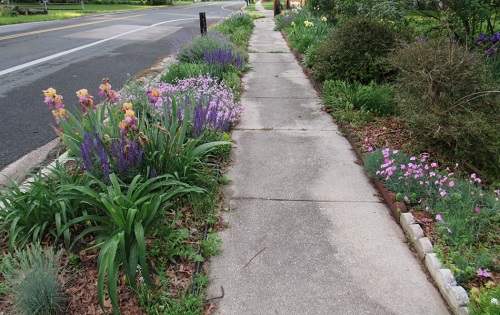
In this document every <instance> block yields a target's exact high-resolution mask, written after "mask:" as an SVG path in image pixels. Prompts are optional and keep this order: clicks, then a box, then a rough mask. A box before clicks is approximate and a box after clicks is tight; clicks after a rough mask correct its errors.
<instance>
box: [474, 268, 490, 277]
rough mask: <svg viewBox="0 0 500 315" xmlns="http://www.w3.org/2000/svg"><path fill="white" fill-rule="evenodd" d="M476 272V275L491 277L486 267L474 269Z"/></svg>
mask: <svg viewBox="0 0 500 315" xmlns="http://www.w3.org/2000/svg"><path fill="white" fill-rule="evenodd" d="M476 273H477V275H478V276H481V277H485V278H489V277H491V274H490V273H489V272H488V271H487V270H486V269H481V268H479V269H478V270H476Z"/></svg>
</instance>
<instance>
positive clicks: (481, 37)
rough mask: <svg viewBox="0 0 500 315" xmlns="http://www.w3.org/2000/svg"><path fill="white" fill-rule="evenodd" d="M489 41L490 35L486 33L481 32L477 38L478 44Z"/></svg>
mask: <svg viewBox="0 0 500 315" xmlns="http://www.w3.org/2000/svg"><path fill="white" fill-rule="evenodd" d="M487 42H488V36H486V34H481V35H479V37H478V38H477V39H476V45H481V44H485V43H487Z"/></svg>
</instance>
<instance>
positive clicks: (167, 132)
mask: <svg viewBox="0 0 500 315" xmlns="http://www.w3.org/2000/svg"><path fill="white" fill-rule="evenodd" d="M191 105H192V106H194V105H196V104H193V103H191ZM166 106H167V105H166V104H164V112H165V113H168V109H167V108H166ZM171 106H172V111H171V112H172V115H163V116H162V117H160V119H161V120H158V121H156V122H154V121H153V122H151V123H148V124H149V125H148V126H147V128H145V134H146V137H147V138H148V139H149V140H150V141H149V142H148V143H147V144H146V145H145V148H144V159H145V160H146V161H147V164H149V165H152V166H154V167H155V169H156V172H157V174H175V176H177V177H178V178H179V179H180V180H183V181H185V182H187V183H195V182H196V180H197V178H198V177H197V176H198V174H199V173H198V170H199V169H201V166H202V165H203V161H202V157H204V156H206V155H207V154H208V153H210V152H211V151H213V150H215V149H216V148H217V147H218V146H220V145H226V144H228V143H227V142H225V141H216V142H209V143H201V142H200V140H199V139H193V138H189V137H188V130H189V128H190V126H189V124H188V123H187V122H188V121H190V119H191V115H192V113H193V110H186V111H185V113H184V116H183V118H182V121H179V119H178V116H177V103H176V101H175V99H174V100H172V104H171Z"/></svg>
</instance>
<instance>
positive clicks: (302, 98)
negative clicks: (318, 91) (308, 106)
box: [241, 96, 320, 102]
mask: <svg viewBox="0 0 500 315" xmlns="http://www.w3.org/2000/svg"><path fill="white" fill-rule="evenodd" d="M265 98H270V99H276V98H279V99H287V100H311V99H315V98H316V97H315V96H313V97H286V96H247V97H242V98H241V100H244V99H265ZM318 102H320V100H319V98H318Z"/></svg>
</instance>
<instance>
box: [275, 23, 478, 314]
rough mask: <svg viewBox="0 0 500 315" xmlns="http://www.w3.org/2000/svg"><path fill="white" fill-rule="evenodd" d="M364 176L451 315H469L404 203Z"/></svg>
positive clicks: (359, 149) (350, 136)
mask: <svg viewBox="0 0 500 315" xmlns="http://www.w3.org/2000/svg"><path fill="white" fill-rule="evenodd" d="M281 34H282V36H283V38H285V40H286V42H287V44H288V46H290V44H289V43H288V38H287V37H286V34H285V33H284V32H283V31H281ZM291 51H292V53H293V55H294V56H295V58H296V59H297V61H298V62H299V64H300V65H301V66H302V70H303V71H304V74H305V75H306V76H307V77H308V78H309V81H310V83H311V84H312V86H313V87H314V89H315V90H316V92H317V93H318V94H320V93H321V86H320V85H319V84H318V83H317V82H315V80H314V78H313V75H312V72H311V70H310V69H308V68H306V67H305V66H304V65H303V63H302V60H303V56H302V55H300V54H298V53H296V52H294V51H293V50H291ZM336 123H337V125H338V127H339V129H340V131H341V132H342V133H343V134H344V135H345V137H346V138H347V140H348V141H349V143H350V144H351V147H352V149H353V150H354V152H355V153H356V156H357V157H358V159H359V161H360V162H361V163H363V155H364V154H365V153H366V152H365V151H364V150H363V146H362V143H361V141H360V140H359V139H358V137H357V136H356V133H355V132H354V131H353V129H352V128H351V125H350V123H349V122H345V121H342V120H337V121H336ZM367 175H368V176H369V177H370V179H371V180H372V182H373V184H374V186H375V187H376V188H377V190H378V191H379V193H380V195H381V196H382V198H383V200H384V201H385V203H386V204H387V206H389V208H390V210H391V213H392V215H393V217H394V219H395V220H396V222H397V223H399V226H400V227H401V228H402V229H403V231H404V233H405V235H406V236H407V238H408V240H409V241H410V242H411V244H412V245H413V248H414V249H415V251H416V253H417V256H418V258H419V259H420V260H421V261H422V262H423V264H424V265H425V267H426V269H427V271H428V272H429V274H430V275H431V277H432V279H433V281H434V284H435V285H436V287H437V288H438V290H439V292H440V293H441V295H442V296H443V298H444V300H445V301H446V303H447V304H448V307H449V308H450V309H451V311H452V312H453V314H454V315H468V314H470V312H469V308H468V307H467V305H468V304H469V296H468V295H467V292H466V291H465V289H464V288H463V287H462V286H459V285H457V281H456V280H455V277H454V276H453V273H452V272H451V270H450V269H443V268H441V267H442V264H441V261H440V260H439V259H438V258H437V256H436V253H434V248H433V246H432V243H431V241H430V240H429V238H428V237H426V236H424V231H423V230H422V228H421V227H420V225H419V224H418V223H416V221H415V218H414V217H413V215H412V214H411V213H410V212H408V209H407V208H406V205H405V204H404V203H403V202H398V201H396V195H395V194H394V193H392V192H390V191H389V190H387V188H386V187H385V185H384V184H383V182H382V181H380V180H377V179H375V178H373V177H372V176H370V175H369V174H368V173H367Z"/></svg>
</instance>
